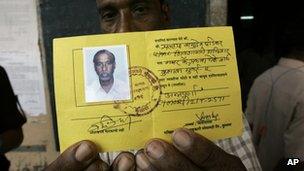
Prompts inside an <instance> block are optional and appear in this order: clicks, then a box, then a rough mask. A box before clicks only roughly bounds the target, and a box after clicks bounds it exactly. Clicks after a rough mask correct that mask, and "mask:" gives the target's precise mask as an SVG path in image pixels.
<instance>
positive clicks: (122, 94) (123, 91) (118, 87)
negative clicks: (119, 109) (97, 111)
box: [86, 78, 131, 102]
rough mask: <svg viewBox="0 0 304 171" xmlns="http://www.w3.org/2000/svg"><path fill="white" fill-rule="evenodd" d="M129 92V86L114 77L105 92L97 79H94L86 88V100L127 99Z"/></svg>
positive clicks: (129, 97) (129, 96)
mask: <svg viewBox="0 0 304 171" xmlns="http://www.w3.org/2000/svg"><path fill="white" fill-rule="evenodd" d="M130 94H131V93H130V86H129V85H128V84H127V83H125V82H123V81H120V80H118V79H115V78H114V83H113V86H112V87H111V89H110V91H109V92H105V91H104V89H103V88H102V87H101V86H100V83H99V80H95V81H94V82H93V83H92V84H91V85H89V86H88V87H87V89H86V102H99V101H114V100H129V99H131V95H130Z"/></svg>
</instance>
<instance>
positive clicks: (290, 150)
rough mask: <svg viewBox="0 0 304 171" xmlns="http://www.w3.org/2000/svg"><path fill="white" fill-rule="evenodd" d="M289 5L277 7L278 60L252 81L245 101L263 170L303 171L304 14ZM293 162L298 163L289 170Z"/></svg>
mask: <svg viewBox="0 0 304 171" xmlns="http://www.w3.org/2000/svg"><path fill="white" fill-rule="evenodd" d="M290 4H292V5H290ZM290 4H289V5H288V4H285V3H284V5H283V6H280V7H281V10H278V11H279V12H278V21H277V23H275V24H276V27H275V28H277V36H276V39H277V55H278V56H279V57H280V60H279V62H278V64H277V65H275V66H274V67H272V68H270V69H268V70H267V71H265V72H264V73H263V74H261V75H260V76H259V77H258V78H256V79H255V81H254V84H253V86H252V87H251V90H250V93H249V98H248V101H247V109H246V116H247V118H248V121H249V123H250V125H251V126H252V130H253V141H254V145H255V147H256V149H257V154H258V157H259V159H260V162H261V166H262V168H263V170H292V169H295V170H297V169H298V170H301V169H303V170H304V145H303V144H304V136H303V135H304V43H303V40H304V31H303V27H299V23H301V22H303V21H304V14H303V13H302V12H301V9H300V4H296V3H290ZM282 10H284V11H285V12H284V14H280V13H282ZM293 158H296V159H299V160H300V161H299V163H297V165H296V166H293V167H292V165H290V164H289V166H288V159H293Z"/></svg>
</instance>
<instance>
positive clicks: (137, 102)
mask: <svg viewBox="0 0 304 171" xmlns="http://www.w3.org/2000/svg"><path fill="white" fill-rule="evenodd" d="M130 77H131V80H132V101H131V102H121V101H116V102H115V105H114V108H116V109H118V110H120V111H122V112H123V113H125V114H127V115H129V116H143V115H147V114H149V113H151V112H152V111H153V110H154V109H155V108H156V107H157V106H158V104H159V103H160V96H161V93H162V92H161V86H160V83H159V80H158V78H157V76H156V75H155V74H154V73H153V72H152V71H150V70H149V69H147V68H145V67H141V66H133V67H131V68H130Z"/></svg>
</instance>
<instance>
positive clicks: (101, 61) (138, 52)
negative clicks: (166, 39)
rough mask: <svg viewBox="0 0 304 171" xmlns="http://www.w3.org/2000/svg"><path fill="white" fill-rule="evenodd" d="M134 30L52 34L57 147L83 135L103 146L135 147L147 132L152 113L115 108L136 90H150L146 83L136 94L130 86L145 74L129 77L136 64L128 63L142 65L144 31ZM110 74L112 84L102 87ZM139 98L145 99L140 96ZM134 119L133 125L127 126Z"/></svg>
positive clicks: (134, 86)
mask: <svg viewBox="0 0 304 171" xmlns="http://www.w3.org/2000/svg"><path fill="white" fill-rule="evenodd" d="M137 35H138V36H132V35H130V34H122V35H120V39H119V40H118V39H115V37H114V36H113V35H110V34H109V35H102V36H99V35H97V36H80V37H75V38H61V39H55V40H54V78H55V92H56V93H55V96H56V109H57V111H56V112H57V122H58V133H59V139H60V148H61V151H63V150H64V149H66V148H67V147H68V146H70V145H71V144H72V142H74V143H75V142H77V141H81V140H83V139H84V138H85V139H89V140H91V141H93V142H95V143H96V144H98V145H100V147H102V148H100V150H102V151H110V150H111V151H116V150H122V149H125V150H127V149H136V148H140V146H139V144H144V143H145V142H146V141H147V140H148V139H149V138H150V137H152V132H153V130H152V128H153V126H152V124H153V123H152V118H151V115H146V116H142V117H140V118H134V117H131V116H130V115H127V114H126V113H125V112H124V111H122V110H119V109H117V105H118V104H119V103H122V102H123V103H133V101H134V99H136V96H145V94H149V93H150V92H149V91H150V90H149V88H147V89H145V90H141V91H140V93H139V94H138V92H137V93H136V92H134V91H132V90H138V87H140V86H142V85H140V84H145V83H144V81H145V80H143V79H142V77H140V76H138V77H137V76H134V77H130V75H131V74H132V73H130V72H133V75H134V74H135V75H136V73H134V72H136V71H138V70H140V69H141V68H136V67H135V68H134V69H133V70H129V68H132V66H133V65H134V64H135V63H136V65H139V66H142V67H143V68H144V66H146V65H147V63H146V61H145V60H144V59H145V58H143V56H145V54H146V51H145V50H146V49H145V48H138V47H140V46H141V45H140V44H141V43H142V42H144V41H145V35H144V34H141V33H137ZM109 42H110V43H109ZM130 42H133V43H132V44H130ZM98 53H99V54H98ZM103 56H107V57H103ZM108 56H112V57H108ZM130 56H132V58H131V57H130ZM113 60H114V61H113ZM111 77H112V78H113V79H112V84H111V81H110V84H111V85H112V88H111V89H110V90H109V91H108V92H107V90H108V89H107V85H106V84H107V81H108V80H109V79H110V78H111ZM131 78H132V79H131ZM108 82H109V81H108ZM146 82H148V80H146ZM147 84H148V83H147ZM100 85H105V86H104V87H102V86H100ZM101 87H102V88H101ZM105 92H106V93H105ZM141 102H142V103H145V102H144V99H143V100H141ZM137 103H140V102H137ZM134 123H136V129H130V126H131V124H134ZM108 128H111V129H108ZM122 142H123V143H122Z"/></svg>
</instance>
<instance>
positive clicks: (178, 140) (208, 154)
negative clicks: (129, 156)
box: [136, 129, 246, 171]
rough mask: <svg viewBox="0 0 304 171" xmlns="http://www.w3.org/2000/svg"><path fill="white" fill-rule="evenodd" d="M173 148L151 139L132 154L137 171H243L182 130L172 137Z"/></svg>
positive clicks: (238, 163) (236, 161)
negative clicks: (134, 154) (144, 146)
mask: <svg viewBox="0 0 304 171" xmlns="http://www.w3.org/2000/svg"><path fill="white" fill-rule="evenodd" d="M172 138H173V145H171V144H169V143H167V142H165V141H163V140H160V139H153V140H150V141H149V142H148V143H147V144H146V148H145V149H144V150H141V151H139V152H138V153H137V154H136V164H137V169H138V170H144V171H146V170H170V171H175V170H191V171H192V170H246V168H245V166H244V165H243V163H242V162H241V160H240V159H239V158H237V157H236V156H233V155H230V154H228V153H226V152H225V151H223V150H222V149H221V148H219V147H217V146H216V145H215V144H214V143H212V142H211V141H209V140H207V139H206V138H204V137H202V136H200V135H198V134H196V133H194V132H191V131H189V130H186V129H177V130H175V132H174V133H173V135H172Z"/></svg>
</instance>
